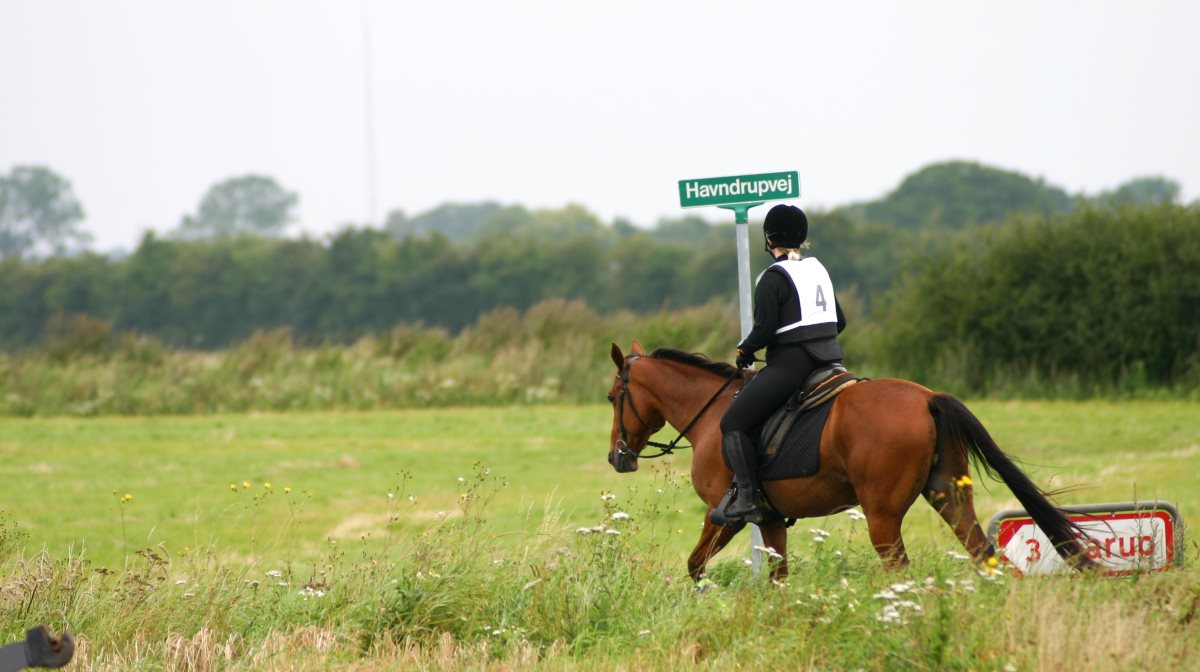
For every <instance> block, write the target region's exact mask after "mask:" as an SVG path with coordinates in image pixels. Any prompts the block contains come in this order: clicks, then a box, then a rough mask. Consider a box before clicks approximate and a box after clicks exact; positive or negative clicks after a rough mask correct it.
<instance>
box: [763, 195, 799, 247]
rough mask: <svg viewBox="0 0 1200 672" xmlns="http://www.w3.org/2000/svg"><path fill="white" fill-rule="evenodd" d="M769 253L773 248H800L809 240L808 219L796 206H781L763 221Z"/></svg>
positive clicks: (771, 210)
mask: <svg viewBox="0 0 1200 672" xmlns="http://www.w3.org/2000/svg"><path fill="white" fill-rule="evenodd" d="M763 238H764V239H765V241H766V246H767V251H768V252H769V251H770V250H771V248H772V247H788V248H792V247H800V246H801V245H803V244H804V241H805V240H807V239H808V217H806V216H805V215H804V211H803V210H801V209H800V208H797V207H796V206H794V205H785V204H782V203H781V204H779V205H777V206H775V207H773V208H771V209H770V211H768V212H767V218H766V219H765V220H763Z"/></svg>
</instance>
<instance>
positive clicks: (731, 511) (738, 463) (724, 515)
mask: <svg viewBox="0 0 1200 672" xmlns="http://www.w3.org/2000/svg"><path fill="white" fill-rule="evenodd" d="M721 453H722V454H723V455H724V456H725V461H726V462H727V463H728V464H729V468H730V469H732V470H733V485H732V486H731V487H730V488H729V492H727V493H725V496H724V497H722V498H721V503H720V504H718V505H717V508H715V509H713V512H712V521H713V523H715V524H717V525H721V526H724V527H735V526H738V525H742V524H744V523H755V524H758V523H761V522H762V520H763V507H764V506H765V505H766V498H765V497H764V496H763V492H762V486H761V485H760V484H759V482H758V459H757V457H756V456H755V454H754V442H753V441H752V440H750V436H749V435H748V434H746V433H745V432H730V433H728V434H726V435H725V436H724V437H722V438H721Z"/></svg>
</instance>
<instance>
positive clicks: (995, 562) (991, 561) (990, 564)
mask: <svg viewBox="0 0 1200 672" xmlns="http://www.w3.org/2000/svg"><path fill="white" fill-rule="evenodd" d="M999 564H1000V561H999V560H997V559H996V556H994V555H993V556H992V557H990V558H988V559H987V565H988V567H995V566H996V565H999Z"/></svg>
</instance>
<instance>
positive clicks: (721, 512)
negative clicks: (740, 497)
mask: <svg viewBox="0 0 1200 672" xmlns="http://www.w3.org/2000/svg"><path fill="white" fill-rule="evenodd" d="M736 493H737V488H736V487H734V488H730V489H729V490H728V491H726V492H725V496H724V497H722V498H721V501H720V503H718V504H717V506H716V508H714V509H713V511H712V515H711V516H710V518H711V520H712V522H713V525H720V526H721V527H736V528H741V527H742V526H744V525H745V524H746V523H754V524H755V525H758V524H761V523H762V522H763V520H765V519H766V510H765V507H766V498H765V497H764V496H763V494H762V491H755V492H752V493H751V494H750V495H748V496H749V497H751V498H754V497H755V496H756V495H757V499H758V502H759V503H758V505H756V506H755V507H753V508H751V509H749V510H747V511H744V512H742V513H740V514H730V513H729V505H730V504H732V503H733V502H734V501H735V500H736V499H737V495H736Z"/></svg>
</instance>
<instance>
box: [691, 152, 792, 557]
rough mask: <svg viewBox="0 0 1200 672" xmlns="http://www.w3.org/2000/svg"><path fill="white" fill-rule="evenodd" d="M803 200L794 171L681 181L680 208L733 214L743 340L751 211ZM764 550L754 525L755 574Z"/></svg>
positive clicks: (749, 315)
mask: <svg viewBox="0 0 1200 672" xmlns="http://www.w3.org/2000/svg"><path fill="white" fill-rule="evenodd" d="M799 197H800V175H799V173H797V172H796V171H794V170H793V171H791V172H785V173H760V174H757V175H735V176H732V177H709V178H700V179H695V180H680V181H679V205H680V207H683V208H701V207H710V206H716V207H718V208H724V209H726V210H732V211H733V214H734V227H733V228H734V230H735V231H736V236H737V255H738V308H739V313H740V317H741V331H742V338H743V339H745V338H746V337H747V336H749V335H750V330H751V329H752V328H753V327H754V311H753V301H752V295H753V292H754V288H753V287H752V286H751V285H750V226H749V224H750V208H753V207H755V206H757V205H762V204H763V203H765V202H767V201H776V200H784V199H790V198H799ZM762 546H763V538H762V530H760V529H758V526H757V525H751V526H750V560H751V564H752V565H753V566H754V573H755V574H758V573H759V571H760V570H761V569H762V552H761V551H759V550H758V549H759V548H762Z"/></svg>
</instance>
